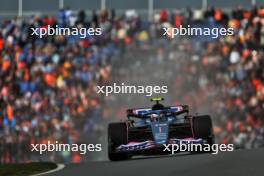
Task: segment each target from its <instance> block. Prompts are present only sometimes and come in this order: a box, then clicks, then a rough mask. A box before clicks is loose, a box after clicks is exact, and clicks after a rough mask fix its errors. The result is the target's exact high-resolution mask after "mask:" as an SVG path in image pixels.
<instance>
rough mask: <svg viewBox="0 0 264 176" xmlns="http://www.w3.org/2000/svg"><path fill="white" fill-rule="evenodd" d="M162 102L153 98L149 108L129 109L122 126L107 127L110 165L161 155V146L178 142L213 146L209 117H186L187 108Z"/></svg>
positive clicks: (187, 114) (117, 123) (120, 124)
mask: <svg viewBox="0 0 264 176" xmlns="http://www.w3.org/2000/svg"><path fill="white" fill-rule="evenodd" d="M162 100H164V99H163V98H152V99H151V101H155V102H156V103H155V104H154V105H153V106H152V107H151V108H137V109H128V110H127V118H128V120H126V121H124V122H116V123H110V124H109V125H108V156H109V159H110V160H112V161H118V160H126V159H129V158H131V157H132V156H134V155H160V154H169V153H165V152H164V150H163V149H162V148H163V146H164V144H175V143H179V142H181V141H185V142H186V141H188V142H189V143H192V142H193V143H201V144H205V143H206V144H209V145H210V146H211V145H213V143H214V135H213V130H212V121H211V117H210V116H209V115H199V116H192V115H189V107H188V105H178V106H168V107H166V106H164V105H163V104H161V103H160V101H162Z"/></svg>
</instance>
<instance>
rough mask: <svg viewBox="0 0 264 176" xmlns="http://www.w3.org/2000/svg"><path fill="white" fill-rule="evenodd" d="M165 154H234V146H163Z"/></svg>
mask: <svg viewBox="0 0 264 176" xmlns="http://www.w3.org/2000/svg"><path fill="white" fill-rule="evenodd" d="M163 146H164V149H163V151H164V152H170V153H171V154H175V153H178V152H211V153H212V154H218V152H219V151H221V152H232V151H234V144H212V145H210V144H195V143H184V142H180V143H179V144H163Z"/></svg>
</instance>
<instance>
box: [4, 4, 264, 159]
mask: <svg viewBox="0 0 264 176" xmlns="http://www.w3.org/2000/svg"><path fill="white" fill-rule="evenodd" d="M188 24H190V25H192V24H193V25H197V24H198V25H203V26H208V27H210V26H211V25H213V26H215V24H217V25H220V26H222V27H232V28H234V29H235V35H233V36H222V37H220V38H218V39H214V40H210V41H204V40H203V37H200V38H199V37H184V36H181V37H180V36H179V37H177V38H175V39H170V38H165V37H164V36H163V35H162V34H163V33H164V31H163V29H162V28H163V27H179V26H180V25H183V26H184V25H188ZM47 25H51V26H55V25H58V26H60V27H77V28H82V27H86V28H89V27H100V28H102V31H103V34H102V35H101V36H87V37H86V38H84V39H81V38H80V37H78V36H54V35H53V36H45V37H44V38H42V39H40V38H38V37H37V36H34V35H31V33H32V31H31V30H30V28H32V27H33V28H38V27H41V28H45V27H47ZM263 47H264V9H263V8H257V7H252V9H251V10H244V9H242V8H240V7H238V8H236V9H233V10H232V12H231V13H226V12H224V11H222V10H221V9H214V8H208V9H207V10H205V11H203V10H193V9H190V8H187V9H185V10H183V11H179V10H177V11H173V12H169V11H167V10H161V11H160V12H158V13H156V14H154V15H153V20H152V21H151V22H148V21H144V20H142V19H141V18H140V15H139V14H138V13H137V11H135V10H128V11H126V12H125V13H124V14H123V15H116V13H115V11H114V10H111V11H107V10H102V11H94V12H93V13H92V16H91V18H88V17H87V15H86V14H85V11H79V12H77V13H74V12H73V11H72V10H71V9H69V8H67V9H62V10H60V11H59V13H58V16H57V17H52V16H37V15H35V16H33V17H32V18H30V19H28V20H22V19H19V18H14V19H12V20H6V21H4V22H2V23H1V27H0V77H1V79H0V108H1V110H0V162H4V163H10V162H25V161H30V160H34V159H36V160H45V159H46V160H53V161H54V160H55V161H61V162H80V161H82V159H83V158H82V156H80V155H79V154H78V153H74V152H62V153H59V154H58V153H56V154H48V155H47V157H48V158H44V156H39V155H35V156H36V157H34V155H33V154H34V153H32V152H31V151H30V147H29V146H30V144H31V143H34V144H35V143H47V141H48V140H50V141H56V140H57V141H61V142H62V143H70V144H71V143H85V142H87V140H85V137H87V135H90V134H95V136H98V133H100V131H102V126H100V125H99V124H100V123H101V122H102V121H104V119H105V118H107V117H109V116H111V115H110V111H111V110H109V109H108V108H107V106H106V105H105V97H103V96H102V95H99V94H97V93H96V86H97V85H102V84H108V83H111V81H112V80H113V77H112V76H111V73H112V72H114V71H115V69H119V68H118V67H113V65H114V64H115V65H117V66H118V62H122V58H125V57H126V56H125V55H126V54H127V53H135V52H139V53H143V54H144V53H145V52H148V51H151V52H152V53H153V54H155V57H154V58H155V59H156V61H157V62H156V64H158V65H159V64H160V65H162V64H163V65H167V66H168V67H169V68H170V69H167V66H166V67H164V69H165V68H166V70H167V71H168V72H169V73H168V74H167V73H166V76H167V78H171V79H168V81H170V82H173V89H175V90H177V91H175V92H173V95H172V97H173V98H172V99H174V100H177V101H175V102H174V103H187V104H189V105H190V106H191V107H192V108H193V109H194V110H199V109H200V108H203V107H206V108H207V109H206V108H205V109H206V110H208V111H209V112H210V113H212V116H213V119H214V123H215V128H214V131H215V134H216V136H217V139H218V141H219V142H220V143H234V144H235V146H236V147H237V148H254V147H259V146H263V143H264V117H263V116H264V104H263V103H264V102H263V100H264V70H263V68H264V59H263V58H264V52H263ZM153 48H154V50H153ZM179 53H182V54H179ZM152 59H153V58H152ZM129 62H133V59H132V60H129V61H127V64H128V63H129ZM166 63H167V64H166ZM168 63H169V64H168ZM127 67H128V68H129V65H128V66H127ZM137 67H138V68H139V67H140V68H144V66H142V67H141V65H137ZM161 68H162V67H161ZM153 71H155V70H153V69H152V72H153ZM158 71H159V72H160V74H161V75H162V74H164V73H165V71H164V72H163V70H158ZM176 71H177V73H178V74H176V75H175V72H176ZM127 72H128V70H127ZM143 73H144V74H146V70H145V72H143ZM123 74H124V75H126V76H127V79H130V78H131V79H133V77H132V76H131V77H129V76H130V75H128V74H129V73H126V71H125V73H123ZM144 74H142V75H141V76H142V77H141V78H139V77H135V79H137V78H138V79H143V78H144ZM131 75H133V74H131ZM114 79H117V78H114ZM157 81H158V80H157ZM169 91H172V90H169ZM117 101H118V100H117ZM120 109H122V108H120V107H118V109H117V110H116V111H115V113H118V110H120ZM122 110H123V109H122ZM95 138H96V137H95ZM88 142H89V141H88Z"/></svg>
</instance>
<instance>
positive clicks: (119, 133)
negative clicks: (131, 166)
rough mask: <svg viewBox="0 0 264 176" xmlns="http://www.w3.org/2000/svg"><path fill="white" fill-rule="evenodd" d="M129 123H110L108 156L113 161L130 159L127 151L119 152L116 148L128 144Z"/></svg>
mask: <svg viewBox="0 0 264 176" xmlns="http://www.w3.org/2000/svg"><path fill="white" fill-rule="evenodd" d="M127 143H128V141H127V125H126V123H124V122H119V123H110V124H109V125H108V157H109V159H110V160H111V161H120V160H126V159H129V156H128V154H127V153H117V152H116V148H117V147H119V146H120V145H122V144H127Z"/></svg>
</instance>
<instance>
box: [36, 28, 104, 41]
mask: <svg viewBox="0 0 264 176" xmlns="http://www.w3.org/2000/svg"><path fill="white" fill-rule="evenodd" d="M31 31H32V32H31V35H35V36H38V37H39V38H43V37H44V36H53V35H65V36H70V35H71V36H77V37H80V38H86V37H87V36H93V35H102V29H101V28H84V27H80V28H77V27H72V28H68V27H59V26H58V25H55V26H54V27H53V26H50V25H48V26H47V27H38V28H31Z"/></svg>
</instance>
